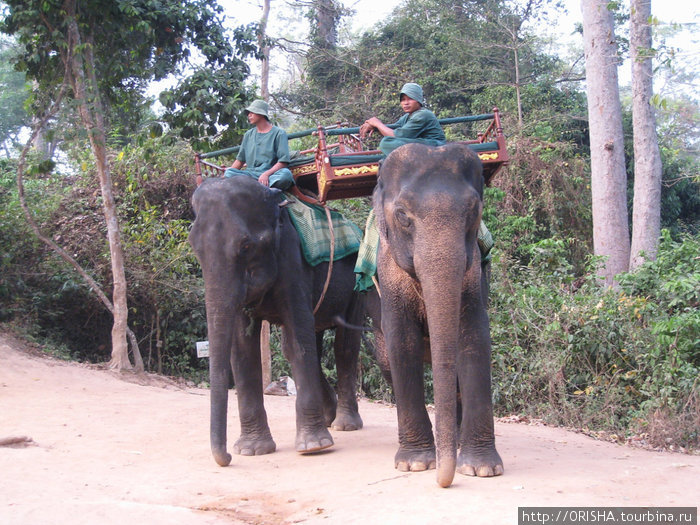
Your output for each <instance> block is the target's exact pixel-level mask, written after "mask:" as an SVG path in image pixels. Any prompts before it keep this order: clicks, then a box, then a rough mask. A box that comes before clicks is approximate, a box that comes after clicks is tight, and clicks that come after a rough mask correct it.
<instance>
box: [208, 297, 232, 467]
mask: <svg viewBox="0 0 700 525" xmlns="http://www.w3.org/2000/svg"><path fill="white" fill-rule="evenodd" d="M209 292H210V291H209V290H207V291H206V309H207V328H208V332H209V384H210V410H211V412H210V440H211V451H212V455H213V456H214V460H215V461H216V462H217V463H218V464H219V465H220V466H222V467H225V466H227V465H229V464H230V463H231V454H229V453H228V452H227V450H226V428H227V413H228V390H229V388H230V381H231V377H232V371H231V346H232V344H233V340H232V331H233V326H234V324H235V321H234V315H233V307H232V305H231V299H230V296H229V297H226V296H225V295H226V292H223V293H222V290H216V291H214V290H212V291H211V292H212V293H211V294H210V293H209Z"/></svg>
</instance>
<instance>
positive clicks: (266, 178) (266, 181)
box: [258, 162, 289, 187]
mask: <svg viewBox="0 0 700 525" xmlns="http://www.w3.org/2000/svg"><path fill="white" fill-rule="evenodd" d="M287 166H289V163H288V162H276V163H275V165H274V166H272V167H271V168H270V169H269V170H267V171H263V172H262V174H261V175H260V177H259V178H258V182H259V183H260V184H263V185H265V186H267V187H269V186H270V175H272V174H273V173H275V172H276V171H278V170H281V169H282V168H286V167H287Z"/></svg>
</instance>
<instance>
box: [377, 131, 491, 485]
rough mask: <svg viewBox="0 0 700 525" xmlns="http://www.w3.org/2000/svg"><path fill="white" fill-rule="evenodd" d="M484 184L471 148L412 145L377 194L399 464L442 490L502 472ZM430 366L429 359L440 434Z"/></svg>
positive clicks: (385, 348) (393, 161)
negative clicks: (429, 378) (429, 397)
mask: <svg viewBox="0 0 700 525" xmlns="http://www.w3.org/2000/svg"><path fill="white" fill-rule="evenodd" d="M483 185H484V182H483V177H482V165H481V161H480V160H479V158H478V157H477V156H476V154H475V153H474V152H473V151H472V150H471V149H470V148H469V147H468V146H466V145H464V144H458V143H453V144H447V145H445V146H440V147H429V146H425V145H422V144H408V145H405V146H402V147H400V148H398V149H397V150H396V151H394V152H392V153H391V154H390V155H389V156H388V157H387V158H386V159H385V160H384V161H383V163H382V165H381V167H380V170H379V176H378V182H377V186H376V187H375V189H374V193H373V196H372V200H373V203H372V205H373V209H374V212H375V214H376V223H377V228H378V233H379V239H380V240H379V250H378V254H377V281H378V287H379V293H380V296H381V306H380V317H381V320H380V323H378V324H379V325H380V327H381V329H380V334H378V335H379V337H377V343H378V345H379V348H378V351H379V354H380V355H379V361H380V365H381V363H382V361H384V362H388V365H389V367H390V375H391V379H392V386H393V389H394V395H395V398H396V406H397V415H398V427H399V449H398V451H397V453H396V456H395V459H394V461H395V466H396V468H397V469H399V470H402V471H417V470H426V469H430V468H436V464H437V481H438V484H439V485H440V486H442V487H448V486H450V485H451V484H452V481H453V480H454V475H455V471H457V472H459V473H461V474H465V475H477V476H480V477H488V476H496V475H500V474H502V473H503V462H502V460H501V457H500V456H499V454H498V452H497V450H496V446H495V436H494V423H493V405H492V400H491V368H490V367H491V342H490V332H489V319H488V314H487V312H486V299H487V296H488V280H487V276H486V271H485V268H482V264H481V254H480V251H479V247H478V244H477V233H478V229H479V224H480V221H481V214H482V198H483ZM367 308H368V309H369V310H370V311H371V309H372V307H371V301H370V300H368V305H367ZM375 322H376V321H375ZM424 359H425V360H429V361H430V362H432V370H433V385H434V395H435V437H433V430H432V425H431V422H430V419H429V417H428V413H427V410H426V407H425V395H424V387H423V362H424ZM385 375H386V374H385ZM459 405H461V408H458V406H459ZM458 427H459V428H458ZM458 431H459V432H458ZM457 432H458V435H457ZM436 444H437V445H436ZM457 448H459V451H457ZM457 452H459V453H457Z"/></svg>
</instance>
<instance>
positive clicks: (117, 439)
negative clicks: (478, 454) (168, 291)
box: [0, 334, 700, 525]
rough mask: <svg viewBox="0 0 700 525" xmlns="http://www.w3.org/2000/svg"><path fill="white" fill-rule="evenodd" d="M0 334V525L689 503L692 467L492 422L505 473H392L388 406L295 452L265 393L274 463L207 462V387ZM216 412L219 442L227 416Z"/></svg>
mask: <svg viewBox="0 0 700 525" xmlns="http://www.w3.org/2000/svg"><path fill="white" fill-rule="evenodd" d="M19 347H21V344H20V343H18V342H17V341H16V340H14V339H12V338H10V337H8V336H6V335H2V334H0V440H2V439H3V438H7V437H9V436H27V437H29V438H31V439H32V440H33V443H32V444H29V445H28V446H15V447H8V446H3V447H0V523H2V524H4V525H14V524H31V525H40V524H51V525H57V524H64V523H65V524H71V525H80V524H90V525H94V524H100V525H102V524H111V523H114V524H119V525H122V524H128V525H140V524H149V525H161V524H163V525H165V524H167V525H179V524H183V525H184V524H187V525H192V524H195V525H196V524H222V523H228V524H241V523H245V524H261V525H266V524H281V523H305V524H315V523H325V524H331V523H332V524H336V523H337V524H348V523H362V524H375V523H376V524H382V525H384V524H393V523H396V524H398V523H401V524H421V525H424V524H440V525H447V524H453V523H469V524H482V523H483V524H489V525H497V524H514V523H517V508H518V506H539V505H542V506H569V505H576V506H589V505H601V506H697V505H698V499H700V498H699V497H698V494H699V492H698V486H700V457H699V456H686V455H681V454H670V453H657V452H648V451H644V450H638V449H632V448H628V447H623V446H619V445H615V444H611V443H605V442H600V441H595V440H593V439H591V438H588V437H585V436H583V435H580V434H575V433H571V432H567V431H564V430H560V429H555V428H548V427H542V426H539V427H538V426H527V425H518V424H505V423H497V424H496V435H497V445H498V448H499V451H500V453H501V456H502V457H503V460H504V463H505V468H506V473H505V475H503V476H501V477H498V478H491V479H475V478H467V477H464V476H460V475H457V477H456V478H455V484H454V485H453V486H452V487H451V488H449V489H440V488H438V486H437V484H436V483H435V471H429V472H425V473H413V474H404V473H401V472H398V471H396V470H394V468H393V455H394V452H395V447H396V417H395V412H394V409H393V408H391V407H387V406H384V405H379V404H373V403H370V402H367V401H363V402H361V404H360V412H361V414H362V417H363V419H364V422H365V428H364V429H363V430H361V431H359V432H348V433H342V432H334V433H333V434H334V439H335V441H336V445H335V447H333V448H332V449H331V451H330V452H327V453H323V454H318V455H315V456H300V455H298V454H297V453H296V452H294V448H293V443H294V398H292V397H276V396H266V397H265V403H266V408H267V411H268V417H269V420H270V426H271V428H272V433H273V436H274V438H275V441H276V442H277V448H278V450H277V452H276V453H274V454H271V455H267V456H259V457H241V456H234V459H233V462H232V465H231V466H230V467H228V468H220V467H218V466H217V465H216V464H215V463H214V461H213V459H212V457H211V454H210V452H209V437H208V425H209V423H208V418H209V399H208V392H207V391H206V390H200V389H190V388H180V387H177V386H174V385H172V384H169V383H168V382H166V381H163V380H161V379H159V378H156V377H150V376H149V377H150V379H149V380H147V381H141V383H150V384H136V383H134V382H132V381H128V380H125V377H124V376H120V375H119V374H117V373H115V372H110V371H106V370H99V369H95V368H91V367H86V366H82V365H77V364H71V363H65V362H61V361H56V360H53V359H47V358H44V357H39V356H37V355H33V354H31V353H27V351H26V350H23V349H22V348H19ZM232 400H233V401H234V404H233V406H232V407H231V409H230V410H229V414H230V424H229V441H230V442H231V441H232V440H234V439H235V437H236V436H237V433H238V418H237V410H236V408H235V397H234V396H232Z"/></svg>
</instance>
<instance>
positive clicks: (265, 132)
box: [224, 100, 294, 190]
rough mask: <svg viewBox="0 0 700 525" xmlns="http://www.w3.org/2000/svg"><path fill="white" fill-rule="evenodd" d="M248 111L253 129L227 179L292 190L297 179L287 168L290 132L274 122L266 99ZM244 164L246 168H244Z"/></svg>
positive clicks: (247, 133) (255, 103)
mask: <svg viewBox="0 0 700 525" xmlns="http://www.w3.org/2000/svg"><path fill="white" fill-rule="evenodd" d="M245 111H246V113H247V114H248V122H250V123H251V124H252V125H253V127H252V128H251V129H249V130H248V131H246V133H245V135H243V142H242V143H241V149H240V150H239V151H238V156H237V157H236V160H235V161H234V162H233V164H232V165H231V167H230V168H228V169H227V170H226V171H225V172H224V177H235V176H238V175H246V176H248V177H253V178H254V179H256V180H257V181H258V182H260V184H263V185H265V186H269V187H271V188H279V189H280V190H286V189H288V188H289V187H290V186H292V185H293V184H294V177H293V176H292V172H291V171H290V170H289V168H288V167H287V166H288V165H289V145H288V143H287V133H286V132H285V131H284V130H283V129H281V128H278V127H277V126H273V125H272V124H271V123H270V119H269V118H268V112H269V107H268V105H267V102H265V101H264V100H254V101H253V102H252V103H251V104H250V106H248V107H247V108H246V110H245ZM244 164H245V169H242V168H243V165H244Z"/></svg>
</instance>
